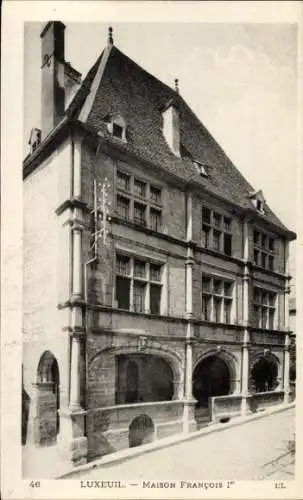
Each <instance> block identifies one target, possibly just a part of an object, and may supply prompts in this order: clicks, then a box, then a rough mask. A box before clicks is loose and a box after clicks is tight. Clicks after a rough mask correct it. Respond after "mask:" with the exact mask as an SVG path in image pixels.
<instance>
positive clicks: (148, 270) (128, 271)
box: [114, 249, 167, 316]
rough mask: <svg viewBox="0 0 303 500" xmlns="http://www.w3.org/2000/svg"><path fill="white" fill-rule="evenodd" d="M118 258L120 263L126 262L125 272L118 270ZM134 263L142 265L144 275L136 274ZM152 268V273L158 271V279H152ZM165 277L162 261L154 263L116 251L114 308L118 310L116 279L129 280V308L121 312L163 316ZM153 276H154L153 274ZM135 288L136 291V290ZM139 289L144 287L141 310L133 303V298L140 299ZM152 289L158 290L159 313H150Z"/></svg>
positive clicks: (165, 290)
mask: <svg viewBox="0 0 303 500" xmlns="http://www.w3.org/2000/svg"><path fill="white" fill-rule="evenodd" d="M119 257H120V258H121V260H120V262H121V261H122V260H123V259H124V260H125V261H127V262H128V266H126V267H125V270H124V271H122V270H121V267H120V269H118V261H119ZM136 263H137V264H138V263H141V264H143V265H144V273H143V274H142V272H141V271H140V273H139V272H136ZM153 268H154V270H153V271H155V270H156V268H157V269H158V271H159V279H152V273H153V271H152V269H153ZM165 275H166V265H165V263H164V262H162V261H158V260H157V261H156V260H154V259H149V258H147V257H145V256H141V255H137V254H136V255H134V254H132V253H129V252H124V251H121V250H119V249H118V250H117V251H116V253H115V290H114V304H115V307H117V308H118V301H117V299H116V287H117V279H116V278H117V277H122V278H126V279H129V281H130V283H129V308H128V309H123V308H121V310H122V309H123V310H126V311H131V312H136V313H139V314H152V315H155V316H161V315H164V314H165V293H167V286H166V280H165ZM154 276H155V274H154ZM136 287H137V289H136ZM141 287H144V292H143V293H144V296H143V304H144V306H143V308H140V307H139V308H137V307H136V305H137V304H138V303H136V301H135V297H137V298H140V300H141V298H142V296H141V297H140V294H139V293H137V295H136V291H137V292H138V291H139V289H140V288H141ZM154 287H157V288H159V289H160V300H159V311H158V312H152V311H151V293H152V292H151V290H153V288H154Z"/></svg>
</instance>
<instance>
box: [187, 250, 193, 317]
mask: <svg viewBox="0 0 303 500" xmlns="http://www.w3.org/2000/svg"><path fill="white" fill-rule="evenodd" d="M193 265H194V258H193V251H192V249H191V248H188V249H187V259H186V262H185V279H186V317H187V318H191V317H192V316H193Z"/></svg>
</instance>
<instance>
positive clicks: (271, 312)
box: [268, 309, 275, 330]
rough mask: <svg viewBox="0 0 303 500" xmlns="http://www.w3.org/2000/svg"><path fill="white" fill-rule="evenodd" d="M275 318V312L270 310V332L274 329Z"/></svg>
mask: <svg viewBox="0 0 303 500" xmlns="http://www.w3.org/2000/svg"><path fill="white" fill-rule="evenodd" d="M274 318H275V310H274V309H269V318H268V328H270V330H273V329H274Z"/></svg>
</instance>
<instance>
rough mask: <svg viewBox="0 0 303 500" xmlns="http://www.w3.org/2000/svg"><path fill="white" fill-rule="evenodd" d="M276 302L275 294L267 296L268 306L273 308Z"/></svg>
mask: <svg viewBox="0 0 303 500" xmlns="http://www.w3.org/2000/svg"><path fill="white" fill-rule="evenodd" d="M275 301H276V294H275V293H269V294H268V304H269V305H270V306H274V305H275Z"/></svg>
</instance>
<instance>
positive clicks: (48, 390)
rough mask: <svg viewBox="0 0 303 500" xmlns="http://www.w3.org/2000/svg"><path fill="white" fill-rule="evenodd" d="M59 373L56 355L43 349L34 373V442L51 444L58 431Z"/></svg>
mask: <svg viewBox="0 0 303 500" xmlns="http://www.w3.org/2000/svg"><path fill="white" fill-rule="evenodd" d="M59 409H60V374H59V365H58V362H57V359H56V357H55V356H54V354H53V353H52V352H51V351H45V352H44V353H43V354H42V355H41V357H40V360H39V363H38V367H37V374H36V418H35V442H36V444H39V445H42V444H43V445H49V444H53V443H54V442H55V441H56V439H57V435H58V434H59V431H60V419H59Z"/></svg>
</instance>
